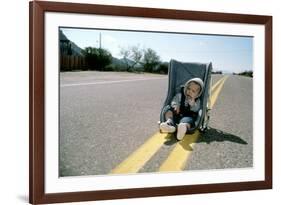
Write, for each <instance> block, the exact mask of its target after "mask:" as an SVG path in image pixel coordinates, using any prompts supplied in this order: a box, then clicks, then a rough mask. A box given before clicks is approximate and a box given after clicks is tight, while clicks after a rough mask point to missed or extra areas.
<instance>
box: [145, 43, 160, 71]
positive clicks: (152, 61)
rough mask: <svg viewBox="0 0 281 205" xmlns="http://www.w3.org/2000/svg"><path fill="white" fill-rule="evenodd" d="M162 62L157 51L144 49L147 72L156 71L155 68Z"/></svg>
mask: <svg viewBox="0 0 281 205" xmlns="http://www.w3.org/2000/svg"><path fill="white" fill-rule="evenodd" d="M159 63H160V57H159V56H158V55H157V53H156V51H154V50H152V49H151V48H148V49H146V50H144V55H143V60H142V64H143V67H144V70H145V71H146V72H155V71H156V70H155V68H156V67H157V65H158V64H159Z"/></svg>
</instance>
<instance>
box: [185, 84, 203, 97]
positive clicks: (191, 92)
mask: <svg viewBox="0 0 281 205" xmlns="http://www.w3.org/2000/svg"><path fill="white" fill-rule="evenodd" d="M199 92H200V85H198V84H196V83H194V82H190V83H189V84H188V86H187V89H186V93H185V95H186V96H187V98H192V99H194V98H196V97H198V94H199Z"/></svg>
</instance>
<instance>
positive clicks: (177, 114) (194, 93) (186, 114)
mask: <svg viewBox="0 0 281 205" xmlns="http://www.w3.org/2000/svg"><path fill="white" fill-rule="evenodd" d="M203 87H204V83H203V81H202V80H201V79H200V78H192V79H190V80H189V81H187V82H186V83H185V85H184V87H183V88H181V91H180V92H179V93H177V94H176V95H175V96H174V98H173V100H172V102H171V105H170V106H169V108H168V110H167V111H166V112H165V113H164V116H165V120H166V121H165V122H162V123H161V124H160V130H161V132H164V133H174V132H175V131H176V124H178V127H177V139H178V140H182V139H183V137H184V136H185V134H186V132H187V131H188V130H190V129H191V127H192V126H194V123H195V121H196V118H197V116H198V112H199V110H200V99H199V97H200V95H201V94H202V92H203Z"/></svg>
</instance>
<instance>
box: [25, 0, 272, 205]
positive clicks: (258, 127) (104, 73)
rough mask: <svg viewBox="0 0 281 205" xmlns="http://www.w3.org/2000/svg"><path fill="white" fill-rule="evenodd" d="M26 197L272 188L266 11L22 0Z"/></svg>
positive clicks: (73, 197)
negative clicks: (26, 32)
mask: <svg viewBox="0 0 281 205" xmlns="http://www.w3.org/2000/svg"><path fill="white" fill-rule="evenodd" d="M29 8H30V18H29V19H30V39H29V42H30V81H29V82H30V107H29V108H30V119H29V120H30V139H29V140H30V154H29V156H30V167H29V169H30V171H29V173H30V192H29V193H30V203H33V204H38V203H57V202H74V201H89V200H106V199H121V198H135V197H153V196H168V195H180V194H197V193H212V192H227V191H242V190H256V189H270V188H272V17H271V16H260V15H246V14H230V13H214V12H199V11H185V10H170V9H156V8H137V7H123V6H105V5H93V4H77V3H58V2H45V1H33V2H30V5H29Z"/></svg>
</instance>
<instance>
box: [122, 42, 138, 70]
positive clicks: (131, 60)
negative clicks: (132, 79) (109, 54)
mask: <svg viewBox="0 0 281 205" xmlns="http://www.w3.org/2000/svg"><path fill="white" fill-rule="evenodd" d="M120 54H121V55H122V56H123V59H124V61H125V64H126V70H127V71H132V70H134V69H135V67H136V65H138V64H140V62H141V59H142V56H143V54H142V50H141V49H140V47H139V45H137V46H131V47H128V48H122V49H121V51H120Z"/></svg>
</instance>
